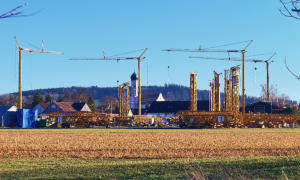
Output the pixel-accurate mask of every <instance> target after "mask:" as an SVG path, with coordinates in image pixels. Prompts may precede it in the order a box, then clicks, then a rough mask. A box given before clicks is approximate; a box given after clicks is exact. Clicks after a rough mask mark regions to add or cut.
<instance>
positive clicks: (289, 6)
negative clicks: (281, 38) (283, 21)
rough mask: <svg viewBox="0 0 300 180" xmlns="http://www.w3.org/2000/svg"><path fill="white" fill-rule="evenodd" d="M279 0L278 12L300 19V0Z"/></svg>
mask: <svg viewBox="0 0 300 180" xmlns="http://www.w3.org/2000/svg"><path fill="white" fill-rule="evenodd" d="M279 1H280V3H281V5H282V8H280V9H279V12H280V13H281V14H282V15H283V16H285V17H290V18H295V19H298V20H300V9H299V8H298V7H299V6H300V0H289V1H284V0H279Z"/></svg>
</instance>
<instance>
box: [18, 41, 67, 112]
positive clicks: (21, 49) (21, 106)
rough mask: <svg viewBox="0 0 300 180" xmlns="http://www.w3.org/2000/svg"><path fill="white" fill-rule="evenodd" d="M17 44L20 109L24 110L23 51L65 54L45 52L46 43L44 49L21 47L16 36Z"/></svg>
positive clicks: (52, 52) (51, 52)
mask: <svg viewBox="0 0 300 180" xmlns="http://www.w3.org/2000/svg"><path fill="white" fill-rule="evenodd" d="M15 40H16V43H17V45H18V50H19V106H18V108H19V109H23V95H22V51H28V52H36V53H47V54H60V55H61V54H63V53H62V52H56V51H45V50H44V42H42V49H29V48H24V47H22V46H21V45H20V43H19V41H18V39H17V37H16V36H15Z"/></svg>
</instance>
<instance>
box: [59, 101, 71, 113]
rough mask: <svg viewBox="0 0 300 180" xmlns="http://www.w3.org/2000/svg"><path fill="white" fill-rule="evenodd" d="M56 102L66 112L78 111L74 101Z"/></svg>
mask: <svg viewBox="0 0 300 180" xmlns="http://www.w3.org/2000/svg"><path fill="white" fill-rule="evenodd" d="M55 104H56V105H57V106H58V107H59V108H60V109H61V110H62V111H65V112H72V111H76V110H75V109H74V108H73V107H72V105H73V103H72V102H55Z"/></svg>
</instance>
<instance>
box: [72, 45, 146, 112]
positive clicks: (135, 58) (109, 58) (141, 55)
mask: <svg viewBox="0 0 300 180" xmlns="http://www.w3.org/2000/svg"><path fill="white" fill-rule="evenodd" d="M147 50H148V48H145V49H143V52H142V53H141V54H140V55H139V56H137V57H106V56H103V58H71V59H70V60H108V61H109V60H111V61H121V60H137V61H138V70H139V72H138V74H139V75H138V76H139V77H138V80H139V81H138V86H139V87H138V88H139V92H138V93H139V115H142V88H141V60H142V59H145V57H144V55H145V53H146V52H147Z"/></svg>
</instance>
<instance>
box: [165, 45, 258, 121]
mask: <svg viewBox="0 0 300 180" xmlns="http://www.w3.org/2000/svg"><path fill="white" fill-rule="evenodd" d="M252 42H253V40H250V41H249V42H248V44H247V45H246V46H245V47H244V49H241V50H235V49H230V50H220V49H210V48H205V49H202V48H201V47H200V48H199V49H176V48H172V49H163V50H162V51H167V52H172V51H178V52H198V53H201V52H203V53H227V54H230V53H241V54H242V61H243V65H242V71H243V119H244V115H245V111H246V103H245V102H246V98H245V54H246V52H247V51H246V49H247V48H248V47H249V46H250V45H251V44H252Z"/></svg>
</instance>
